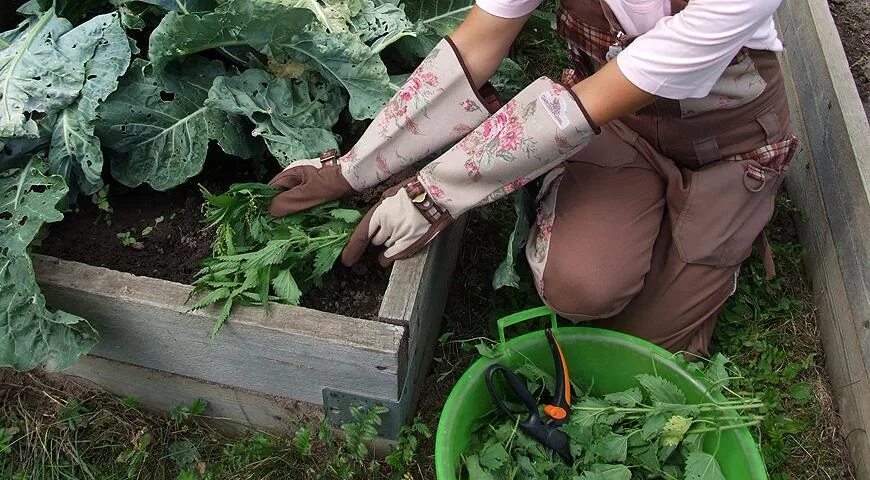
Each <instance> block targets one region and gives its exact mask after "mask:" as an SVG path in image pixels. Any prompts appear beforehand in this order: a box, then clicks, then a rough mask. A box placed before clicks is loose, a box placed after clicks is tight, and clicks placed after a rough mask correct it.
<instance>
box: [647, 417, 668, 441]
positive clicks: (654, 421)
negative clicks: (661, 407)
mask: <svg viewBox="0 0 870 480" xmlns="http://www.w3.org/2000/svg"><path fill="white" fill-rule="evenodd" d="M669 418H670V415H668V414H667V413H656V414H652V415H647V417H646V420H645V421H644V424H643V427H642V429H641V436H642V437H643V438H644V440H649V439H651V438H653V437H655V436H656V435H658V434H659V433H660V432H661V431H662V428H664V426H665V423H667V422H668V419H669Z"/></svg>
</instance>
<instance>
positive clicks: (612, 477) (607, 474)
mask: <svg viewBox="0 0 870 480" xmlns="http://www.w3.org/2000/svg"><path fill="white" fill-rule="evenodd" d="M580 479H581V480H631V470H629V469H628V467H626V466H625V465H593V466H592V467H591V468H590V469H589V470H587V471H585V472H583V475H582V476H581V477H580Z"/></svg>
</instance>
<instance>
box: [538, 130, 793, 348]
mask: <svg viewBox="0 0 870 480" xmlns="http://www.w3.org/2000/svg"><path fill="white" fill-rule="evenodd" d="M793 146H794V141H793V137H790V136H789V137H788V138H786V139H785V140H783V141H781V142H779V143H774V144H771V145H769V146H765V147H763V148H761V149H759V150H758V151H755V152H750V153H747V154H744V155H736V156H733V157H730V158H726V159H722V160H719V161H715V162H711V163H709V164H707V165H705V166H703V167H701V168H698V169H687V168H681V167H679V166H678V165H677V163H675V162H674V160H672V159H670V158H667V157H665V156H664V155H663V154H661V153H660V152H658V151H657V150H656V149H655V148H653V146H652V145H651V144H650V143H649V142H648V141H647V140H646V139H645V138H643V137H642V136H641V135H639V134H638V133H637V132H635V131H634V130H632V129H630V128H628V127H627V126H626V125H625V123H623V122H619V121H617V122H613V123H611V124H610V125H607V126H606V127H605V128H604V129H603V131H602V133H601V134H600V135H599V136H597V137H596V138H595V139H593V141H592V142H591V143H590V144H589V146H588V147H586V148H585V149H584V150H582V151H581V152H579V153H578V154H577V155H575V156H574V157H573V158H571V159H569V160H568V161H567V162H565V164H564V165H563V166H562V167H560V168H559V169H556V170H554V171H552V172H550V174H548V176H547V178H545V181H544V186H543V188H542V191H541V193H540V195H539V198H538V216H537V221H536V225H535V228H534V229H533V232H532V234H531V235H530V239H529V242H528V246H527V252H526V253H527V257H528V260H529V264H530V266H531V267H532V271H533V272H534V274H535V278H536V284H537V287H538V291H539V293H540V295H541V297H542V298H543V299H544V301H545V302H546V303H547V304H548V305H549V306H550V307H552V308H553V309H554V310H556V311H557V312H558V313H559V314H560V315H561V316H562V317H565V318H568V319H570V320H573V321H590V324H591V325H594V326H601V327H606V328H610V329H614V330H620V331H623V332H626V333H630V334H632V335H636V336H638V337H641V338H645V339H647V340H650V341H652V342H654V343H657V344H659V345H661V346H663V347H665V348H667V349H670V350H672V351H679V350H686V351H690V352H693V353H698V354H706V353H708V351H709V345H710V339H711V336H712V334H713V329H714V328H715V325H716V319H717V316H718V314H719V312H720V310H721V309H722V307H723V305H724V304H725V302H726V301H727V299H728V298H729V296H730V295H731V294H732V293H733V292H734V290H735V288H736V281H737V274H738V271H739V268H740V264H741V263H742V262H743V261H744V260H745V259H746V258H747V257H748V256H749V254H750V252H751V249H752V244H753V243H754V241H755V239H756V238H758V236H759V234H760V233H761V231H762V229H763V228H764V225H765V224H766V223H767V222H768V221H769V219H770V218H771V216H772V214H773V209H774V200H775V195H776V192H777V190H778V189H779V187H780V185H781V183H782V181H783V179H784V173H785V165H787V158H788V156H789V155H790V153H791V151H792V147H793ZM765 153H766V154H765ZM784 158H786V160H783V159H784Z"/></svg>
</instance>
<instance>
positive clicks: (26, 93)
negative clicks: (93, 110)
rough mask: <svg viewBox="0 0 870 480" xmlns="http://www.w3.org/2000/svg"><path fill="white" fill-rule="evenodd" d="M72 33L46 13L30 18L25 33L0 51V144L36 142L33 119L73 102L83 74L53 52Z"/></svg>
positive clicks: (77, 65)
mask: <svg viewBox="0 0 870 480" xmlns="http://www.w3.org/2000/svg"><path fill="white" fill-rule="evenodd" d="M71 27H72V26H71V25H70V23H69V22H68V21H66V20H64V19H62V18H58V17H57V16H55V14H54V10H53V9H49V10H48V11H47V12H45V13H43V14H42V15H39V16H32V17H30V20H29V23H28V25H27V28H26V29H25V30H23V31H21V32H18V33H16V34H15V35H12V36H10V40H11V42H10V44H9V46H8V47H6V48H4V49H3V50H0V138H2V137H38V136H39V131H38V126H37V124H36V119H35V118H34V117H39V116H40V115H42V114H49V113H55V112H58V111H60V110H61V109H62V108H64V107H66V106H67V105H69V104H70V103H72V102H73V101H75V99H76V97H77V96H78V94H79V91H80V90H81V88H82V83H83V81H84V78H85V69H84V66H83V65H80V64H77V63H75V62H69V61H68V60H67V59H66V57H65V56H64V54H63V52H61V51H60V50H59V49H58V47H57V41H58V39H59V38H61V35H63V34H64V33H66V32H67V31H69V30H70V28H71Z"/></svg>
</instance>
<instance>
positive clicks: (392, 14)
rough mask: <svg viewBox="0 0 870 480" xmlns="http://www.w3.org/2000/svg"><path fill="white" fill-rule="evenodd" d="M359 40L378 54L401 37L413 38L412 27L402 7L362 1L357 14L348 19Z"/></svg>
mask: <svg viewBox="0 0 870 480" xmlns="http://www.w3.org/2000/svg"><path fill="white" fill-rule="evenodd" d="M350 24H351V25H352V26H353V30H354V32H355V33H356V34H357V35H359V37H360V40H362V41H363V42H365V43H368V44H369V45H371V47H372V50H374V51H375V52H380V51H382V50H383V49H385V48H387V47H388V46H390V45H391V44H393V43H394V42H396V41H397V40H399V39H401V38H403V37H409V36H415V35H416V33H415V32H414V28H413V27H414V26H413V24H412V23H411V22H410V20H408V16H407V15H405V9H404V6H403V5H398V4H396V3H393V2H390V1H383V0H381V1H376V0H363V2H362V8H361V9H360V11H359V13H358V14H357V15H356V16H354V17H353V18H351V19H350Z"/></svg>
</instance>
